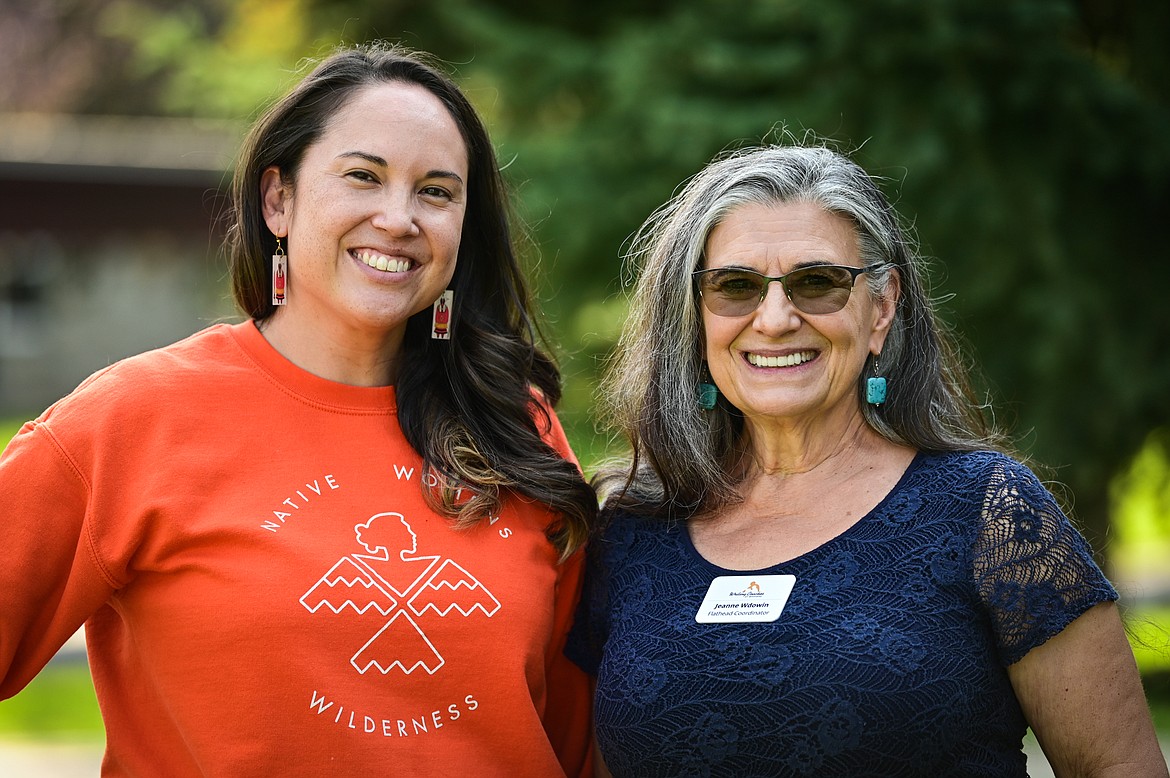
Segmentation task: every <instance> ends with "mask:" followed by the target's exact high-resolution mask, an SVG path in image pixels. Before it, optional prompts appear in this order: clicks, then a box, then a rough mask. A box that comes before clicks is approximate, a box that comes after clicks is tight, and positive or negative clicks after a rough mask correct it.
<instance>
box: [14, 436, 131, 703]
mask: <svg viewBox="0 0 1170 778" xmlns="http://www.w3.org/2000/svg"><path fill="white" fill-rule="evenodd" d="M87 495H88V491H87V489H86V484H85V482H84V480H83V479H82V478H81V476H80V474H79V473H78V472H77V471H76V469H75V468H74V467H73V465H72V462H71V461H70V460H69V458H68V457H67V456H66V455H65V454H64V453H63V452H62V451H61V449H60V448H58V447H57V446H56V444H55V442H54V441H53V440H52V439H51V438H50V436H49V435H48V433H46V432H45V431H44V430H41V429H38V428H36V427H35V426H34V425H33V424H31V423H30V424H26V425H25V427H24V428H23V429H22V430H21V431H20V432H19V433H18V434H17V435H16V437H15V438H13V440H12V441H11V443H10V444H9V445H8V447H7V448H6V449H5V450H4V453H3V455H0V537H3V543H2V544H0V593H2V594H0V699H7V698H8V697H11V696H13V695H14V694H16V693H17V692H19V691H20V690H21V689H23V688H24V686H25V685H26V684H27V683H28V682H29V681H30V680H31V679H32V678H33V677H34V676H35V675H36V674H37V673H38V672H40V670H41V668H42V667H44V665H45V663H46V662H48V661H49V659H50V658H52V656H53V654H55V653H56V651H57V649H58V648H60V647H61V645H62V644H63V643H64V642H65V641H66V640H67V639H68V638H69V636H71V635H72V634H73V633H74V632H76V631H77V628H78V627H80V626H81V624H82V622H84V621H85V620H86V618H88V617H89V615H90V614H92V613H93V612H94V611H95V610H97V609H98V608H99V607H100V606H101V605H102V603H104V602H105V601H106V599H107V598H108V597H109V595H110V592H112V591H113V587H112V586H111V585H110V583H109V581H108V580H107V579H106V578H105V577H104V576H103V574H102V572H101V570H99V569H98V567H97V566H96V565H95V564H94V563H93V559H92V556H91V547H90V545H89V542H88V541H89V538H88V536H87V535H86V533H85V530H84V519H85V515H86V506H87V502H86V501H87Z"/></svg>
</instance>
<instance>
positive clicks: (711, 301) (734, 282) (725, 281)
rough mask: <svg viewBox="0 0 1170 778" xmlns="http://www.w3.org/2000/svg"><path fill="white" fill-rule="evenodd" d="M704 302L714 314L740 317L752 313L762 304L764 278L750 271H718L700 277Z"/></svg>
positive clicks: (700, 287)
mask: <svg viewBox="0 0 1170 778" xmlns="http://www.w3.org/2000/svg"><path fill="white" fill-rule="evenodd" d="M700 279H701V280H700V284H699V289H700V291H701V292H702V295H703V301H704V302H706V303H707V307H708V308H710V309H711V311H712V312H713V313H716V314H720V315H724V316H740V315H742V314H745V313H751V312H752V311H753V310H755V307H756V306H757V305H758V304H759V302H760V292H761V290H762V289H763V287H764V277H763V276H761V275H760V274H759V273H753V272H751V271H750V270H716V271H714V272H711V273H703V274H702V275H701V276H700Z"/></svg>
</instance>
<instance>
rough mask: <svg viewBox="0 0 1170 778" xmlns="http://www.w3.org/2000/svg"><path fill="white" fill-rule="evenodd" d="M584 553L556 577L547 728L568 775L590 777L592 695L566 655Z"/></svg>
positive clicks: (583, 676) (586, 678)
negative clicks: (566, 644) (566, 641)
mask: <svg viewBox="0 0 1170 778" xmlns="http://www.w3.org/2000/svg"><path fill="white" fill-rule="evenodd" d="M584 556H585V555H584V552H582V551H578V552H577V553H575V554H574V555H573V556H572V557H570V558H569V559H568V560H566V561H565V562H564V563H563V564H562V565H561V569H560V574H559V575H558V577H557V592H556V606H555V608H556V609H555V612H554V614H553V639H552V640H551V641H550V643H549V653H548V655H547V656H546V658H545V667H546V676H547V683H548V702H547V706H546V708H545V716H544V726H545V730H546V731H547V732H548V737H549V741H550V742H551V743H552V745H553V749H554V750H555V751H556V753H557V756H558V758H559V759H560V762H561V767H562V768H564V771H565V775H567V776H570V777H572V776H587V775H590V774H591V773H592V767H591V764H590V756H591V742H592V741H591V739H590V731H591V730H590V727H591V724H590V722H591V720H592V694H591V687H590V679H589V676H588V675H586V674H585V672H584V671H583V670H581V668H579V667H578V666H577V665H575V664H574V663H573V662H571V661H570V660H569V659H568V657H566V656H565V640H566V638H567V636H568V633H569V628H570V627H571V626H572V622H573V615H574V612H575V611H576V606H577V601H578V600H579V599H580V596H581V581H582V577H583V576H582V572H583V561H584Z"/></svg>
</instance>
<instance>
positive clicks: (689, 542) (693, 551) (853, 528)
mask: <svg viewBox="0 0 1170 778" xmlns="http://www.w3.org/2000/svg"><path fill="white" fill-rule="evenodd" d="M925 457H926V453H925V452H923V451H916V452H915V453H914V458H913V459H911V460H910V464H908V465H907V466H906V469H905V470H903V471H902V475H901V476H900V477H899V478H898V480H897V481H896V482H895V483H894V485H893V486H892V487H890V490H889V491H888V492H886V494H885V495H884V496H883V497H882V499H880V500H878V502H877V504H876V505H874V506H873V507H872V508H870V509H869V510H868V511H867V512H866V513H865V514H864V515H863V516H862V517H861V518H859V519H858V520H857V521H855V522H853V523H852V524H850V525H849V526H848V527H846V528H845V529H844V530H842V531H841V532H839V533H838V534H836V535H834V536H833V537H831V538H829V539H828V540H826V541H825V542H824V543H821V544H820V545H819V546H816V547H814V548H810V549H809V550H808V551H805V552H804V553H803V554H799V555H797V556H794V557H792V558H791V559H785V560H784V561H782V562H777V563H775V564H772V565H768V566H767V567H759V568H752V569H746V570H737V569H735V568H731V567H723V566H721V565H717V564H715V563H714V562H712V561H711V560H709V559H707V557H705V556H703V554H702V553H700V551H699V549H697V548H695V542H694V540H693V539H692V538H691V533H690V530H689V529H688V527H687V523H686V522H679V523H678V525H677V528H678V531H679V532H680V533H681V535H682V543H683V547H684V549H685V550H686V552H687V554H688V555H689V556H691V557H693V558H694V559H696V560H698V561H699V563H700V564H702V565H703V566H704V567H706V568H707V569H709V570H711V571H712V572H715V573H717V574H719V575H764V574H769V573H783V572H784V570H783V568H786V567H789V566H792V565H797V564H799V563H801V562H802V561H804V560H806V559H808V558H809V557H812V556H814V555H820V554H824V553H825V552H826V550H828V549H829V547H830V546H832V545H835V544H838V543H840V542H842V541H844V540H847V539H848V538H849V536H851V535H853V534H855V533H856V532H859V531H860V529H859V528H861V527H862V526H864V525H867V524H869V523H871V522H872V521H873V520H874V517H875V516H877V515H878V514H880V513H881V512H882V511H883V509H884V508H885V507H886V505H887V504H888V503H889V502H890V500H891V499H892V498H893V497H894V495H896V494H897V493H898V492H900V491H901V490H902V489H903V487H904V486H905V484H906V481H908V480H909V479H910V477H911V476H912V475H913V474H914V473H915V472H916V471H917V470H918V469H919V467H920V466H921V464H922V462H923V461H924V459H925Z"/></svg>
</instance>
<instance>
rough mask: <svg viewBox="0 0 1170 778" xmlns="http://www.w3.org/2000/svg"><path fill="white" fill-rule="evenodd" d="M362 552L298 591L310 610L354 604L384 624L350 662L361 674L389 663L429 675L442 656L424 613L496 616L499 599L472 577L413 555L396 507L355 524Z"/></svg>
mask: <svg viewBox="0 0 1170 778" xmlns="http://www.w3.org/2000/svg"><path fill="white" fill-rule="evenodd" d="M354 531H355V532H356V533H357V541H358V543H359V544H360V545H361V546H362V548H364V549H365V551H366V553H364V554H360V553H354V554H350V555H348V556H343V557H342V558H341V559H339V560H337V563H336V564H334V565H333V567H331V568H330V569H329V572H327V573H325V575H323V576H321V577H320V578H318V579H317V582H316V583H315V584H313V586H312V587H311V588H310V589H309V591H307V592H305V593H304V595H302V596H301V600H300V602H301V605H303V606H304V607H305V609H306V610H308V611H309V613H318V612H324V611H322V608H324V609H326V610H328V611H332V612H333V613H335V614H340V613H341V612H342V611H344V610H346V609H352V610H353V611H356V612H357V613H358V614H359V615H361V616H367V617H369V618H371V620H372V619H373V618H375V617H377V618H378V620H379V621H380V622H381V627H380V628H379V629H378V630H377V631H376V632H375V633H374V634H373V636H372V637H371V638H370V639H369V640H368V641H366V644H365V645H363V646H362V647H361V648H359V649H358V650H357V652H356V653H355V654H354V655H353V656H352V657H351V658H350V660H349V663H350V664H351V665H353V667H354V669H355V670H357V671H358V672H359V673H362V674H363V675H364V674H365V673H366V672H367V671H369V669H370V668H371V667H372V668H375V669H377V670H378V672H380V673H382V675H386V674H387V673H389V672H390V671H391V670H393V669H394V668H398V669H399V670H401V671H402V672H403V673H404V674H406V675H410V674H411V673H413V672H414V671H415V670H417V669H419V668H420V667H421V668H422V669H423V670H425V671H426V672H427V673H428V674H429V675H434V674H435V672H436V671H437V670H438V669H439V668H440V667H442V666H443V664H444V662H445V660H444V659H443V656H442V654H440V653H439V650H438V648H436V647H435V645H434V644H433V643H431V641H430V639H429V638H428V637H427V636H426V633H424V632H423V630H422V627H420V626H419V625H418V622H417V621H415V618H421V617H422V616H423V614H425V613H426V612H427V611H433V612H434V613H435V614H437V615H438V616H440V617H443V618H447V617H452V616H454V615H455V614H458V615H460V616H463V617H470V616H473V615H476V614H483V615H484V616H486V617H487V618H491V617H492V616H494V615H495V613H496V611H498V610H499V609H500V603H499V601H498V600H497V599H496V598H495V596H494V595H492V593H491V592H489V591H488V590H487V588H486V587H484V585H483V584H481V583H480V582H479V581H478V580H477V579H476V578H475V576H473V575H472V574H471V573H469V572H467V570H465V569H464V568H463V567H461V566H460V565H458V564H456V563H455V562H453V561H451V560H450V559H442V558H441V557H438V556H426V555H419V554H418V549H417V546H418V536H417V535H415V534H414V530H412V529H411V528H410V524H408V523H407V522H406V517H404V516H403V515H402V514H401V513H379V514H376V515H374V516H371V517H370V519H369V521H367V522H365V523H364V524H358V525H356V526H355V527H354Z"/></svg>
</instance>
